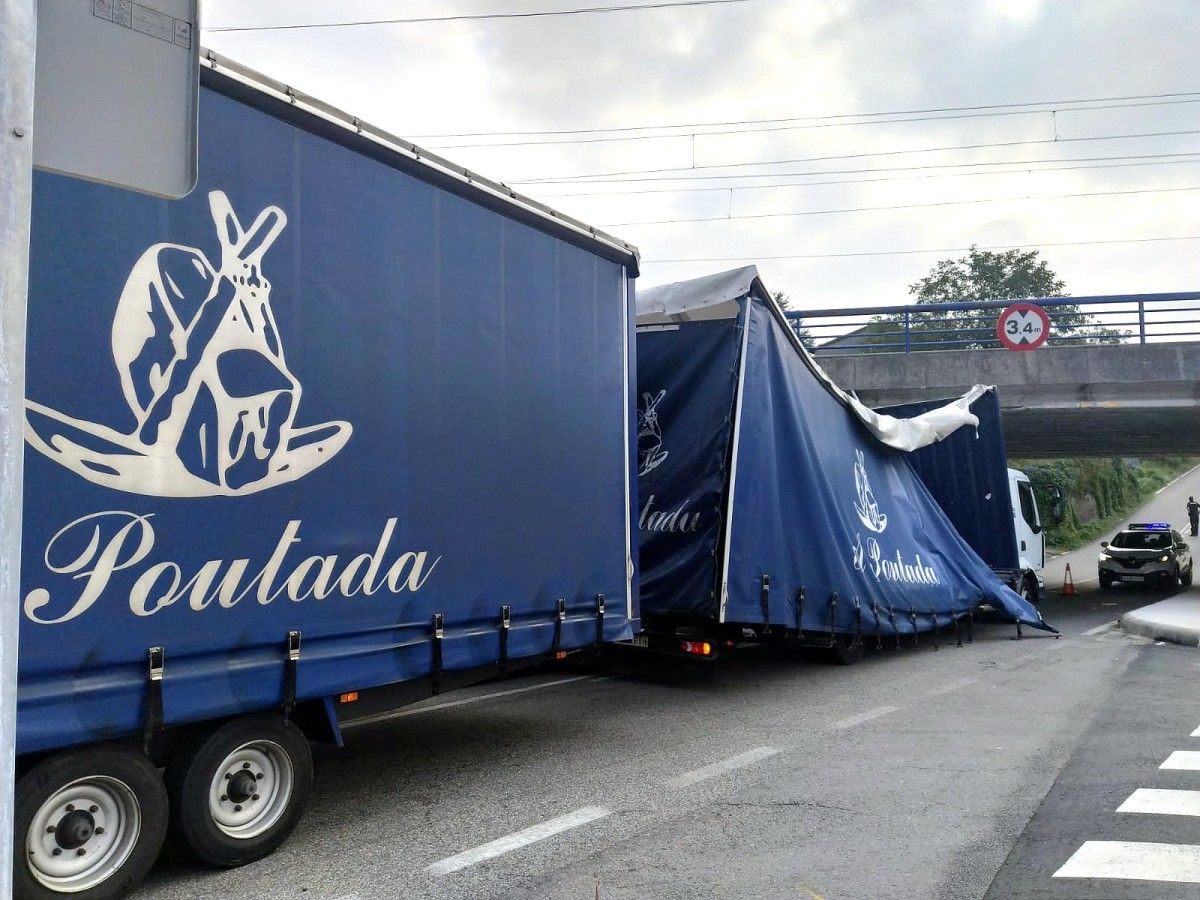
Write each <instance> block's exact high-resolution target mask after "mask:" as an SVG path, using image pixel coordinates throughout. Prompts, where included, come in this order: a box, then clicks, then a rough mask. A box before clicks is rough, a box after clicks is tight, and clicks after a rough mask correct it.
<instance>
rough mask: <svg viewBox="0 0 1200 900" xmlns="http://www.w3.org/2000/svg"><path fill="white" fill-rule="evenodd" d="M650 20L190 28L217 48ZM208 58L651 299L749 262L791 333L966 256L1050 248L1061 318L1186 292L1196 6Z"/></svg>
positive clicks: (464, 5) (661, 17)
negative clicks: (442, 174) (332, 114)
mask: <svg viewBox="0 0 1200 900" xmlns="http://www.w3.org/2000/svg"><path fill="white" fill-rule="evenodd" d="M653 2H664V0H338V2H334V0H255V2H254V3H252V4H251V3H246V2H234V0H206V2H205V4H204V11H205V25H206V26H207V27H210V28H212V29H218V28H221V27H240V26H280V25H298V24H307V23H328V22H346V21H356V20H368V19H390V18H422V17H446V16H456V15H457V16H479V15H481V14H492V13H514V12H535V11H536V12H542V11H561V10H570V9H579V8H584V7H596V6H632V5H636V4H645V3H653ZM205 43H206V45H207V46H209V47H211V48H212V49H214V50H216V51H218V52H220V53H223V54H225V55H227V56H230V57H233V58H235V59H237V60H239V61H240V62H243V63H245V64H247V65H249V66H251V67H253V68H257V69H259V70H260V71H263V72H265V73H267V74H269V75H271V76H273V77H275V78H278V79H280V80H282V81H285V82H287V83H289V84H292V85H294V86H295V87H296V88H298V89H300V90H302V91H305V92H308V93H312V94H315V95H317V96H319V97H321V98H323V99H326V100H328V101H329V102H331V103H333V104H334V105H336V106H339V107H341V108H343V109H345V110H346V111H348V112H351V113H354V114H356V115H358V116H360V117H361V118H363V119H365V120H367V121H370V122H372V123H374V124H377V125H379V126H381V127H383V128H386V129H387V130H389V131H392V132H393V133H396V134H399V135H402V136H404V137H408V138H410V139H412V140H415V141H416V142H417V143H419V144H422V145H424V146H427V147H429V148H430V149H436V150H439V152H441V153H442V154H443V155H445V156H448V157H449V158H451V159H454V160H455V161H458V162H461V163H463V164H464V165H467V166H470V167H472V168H474V169H476V170H478V171H480V172H482V173H485V174H487V175H489V176H491V177H493V178H496V179H498V180H502V181H505V182H506V183H509V184H511V185H513V186H514V187H516V188H518V189H519V190H521V191H523V192H524V193H527V194H529V195H532V196H534V197H536V198H538V199H541V200H544V201H547V202H549V203H551V204H552V205H554V206H556V207H558V208H560V209H562V210H564V211H566V212H569V213H571V214H573V215H576V216H578V217H579V218H582V219H584V220H585V221H587V222H589V223H590V224H594V225H596V226H600V227H604V228H605V229H606V230H609V231H612V232H614V233H616V234H618V235H619V236H620V237H622V238H625V239H626V240H629V241H631V242H632V243H635V244H636V245H637V246H638V247H639V248H640V250H641V253H642V259H643V270H642V271H643V274H642V279H641V281H640V282H639V284H640V285H641V286H650V285H653V284H660V283H663V282H667V281H676V280H679V279H683V278H689V277H693V276H696V275H701V274H706V273H709V272H714V271H720V270H722V269H727V268H732V267H734V266H737V265H743V264H745V263H747V262H756V263H758V265H759V268H760V271H761V273H762V274H763V277H764V280H765V281H766V283H767V285H768V286H769V287H771V288H772V289H773V290H784V291H787V292H788V293H789V294H790V295H791V297H792V299H793V305H794V306H796V307H799V308H804V307H808V308H814V307H831V306H834V307H841V306H864V305H871V304H885V303H902V302H906V301H907V299H908V294H907V289H908V285H909V284H910V283H911V282H913V281H914V280H916V279H917V278H919V277H920V276H921V275H922V274H924V273H925V272H926V271H928V269H929V268H930V267H931V266H932V265H933V264H934V262H935V261H936V260H938V259H939V258H942V257H947V256H958V255H961V253H960V252H959V251H960V249H962V248H966V247H967V246H969V245H970V244H972V243H974V244H978V245H980V246H984V247H999V246H1011V245H1020V246H1023V247H1031V248H1041V249H1042V251H1043V255H1044V257H1045V258H1046V259H1047V260H1048V261H1049V263H1050V264H1051V266H1052V267H1053V268H1054V269H1056V270H1057V271H1058V273H1059V274H1060V275H1061V276H1062V277H1063V278H1064V279H1065V280H1066V282H1067V289H1068V290H1069V291H1070V292H1071V293H1074V294H1076V295H1084V294H1106V293H1132V292H1151V291H1169V290H1194V289H1196V287H1197V284H1198V283H1200V277H1198V276H1200V260H1198V259H1197V252H1198V250H1200V3H1196V2H1194V0H1174V2H1170V0H1126V2H1117V0H1089V2H1083V0H1053V2H1050V0H1045V2H1042V0H953V2H951V0H903V2H900V0H861V2H849V0H842V2H833V0H828V2H827V0H743V2H723V3H715V4H711V5H693V6H680V7H673V8H665V9H644V10H639V11H621V12H602V13H590V14H577V15H564V16H536V17H522V18H466V19H459V20H456V21H439V22H424V23H414V22H409V23H397V24H375V25H362V26H354V27H338V28H304V29H294V28H291V29H275V30H251V31H219V30H210V31H208V32H207V33H206V35H205ZM1181 95H1182V96H1181ZM1125 98H1134V99H1125ZM932 110H936V111H932ZM880 114H885V115H880ZM564 132H566V133H564ZM1180 132H1190V133H1180ZM612 173H620V174H615V175H614V174H612ZM581 176H582V177H581ZM821 182H824V183H821ZM1081 194H1082V195H1090V196H1064V195H1081ZM881 207H886V208H881ZM681 220H682V221H681ZM697 220H699V221H697ZM1097 242H1102V243H1097ZM897 251H903V252H897ZM912 251H916V252H912ZM926 251H928V252H926ZM847 254H852V255H847ZM862 254H870V255H862Z"/></svg>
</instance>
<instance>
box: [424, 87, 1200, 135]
mask: <svg viewBox="0 0 1200 900" xmlns="http://www.w3.org/2000/svg"><path fill="white" fill-rule="evenodd" d="M1197 96H1200V91H1178V92H1175V93H1169V94H1129V95H1126V96H1121V97H1076V98H1074V99H1071V100H1027V101H1024V102H1021V103H985V104H979V105H976V106H933V107H926V108H924V109H893V110H884V111H879V112H864V113H838V114H835V115H824V116H788V117H786V118H777V119H736V120H732V121H726V122H677V123H674V124H658V125H621V126H617V127H611V128H565V129H552V130H538V131H459V132H450V133H445V134H417V135H410V137H411V138H413V139H421V140H431V139H435V138H467V137H527V136H532V135H566V134H613V133H616V132H628V131H649V130H651V129H667V128H683V129H692V128H724V127H727V126H732V125H782V124H785V123H787V122H829V121H834V120H838V119H868V118H876V117H883V116H917V115H931V114H934V113H960V112H979V111H982V110H989V109H1017V108H1020V107H1025V106H1048V107H1060V106H1067V105H1074V104H1077V103H1117V102H1120V101H1125V100H1164V99H1168V98H1175V97H1197ZM1046 111H1047V110H1041V112H1046Z"/></svg>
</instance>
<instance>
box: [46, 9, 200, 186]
mask: <svg viewBox="0 0 1200 900" xmlns="http://www.w3.org/2000/svg"><path fill="white" fill-rule="evenodd" d="M198 2H199V0H42V2H40V3H38V19H37V32H38V34H37V78H36V85H37V88H36V92H35V98H34V110H35V112H34V127H33V133H34V142H33V154H34V157H33V163H34V165H35V166H36V167H37V168H39V169H45V170H47V171H51V172H60V173H63V174H65V175H75V176H77V177H80V178H86V179H89V180H91V181H99V182H103V183H105V184H113V185H117V186H118V187H127V188H132V189H133V190H135V191H142V192H144V193H148V194H154V195H157V196H160V197H168V198H176V197H183V196H185V195H186V194H188V193H190V192H191V190H192V188H193V187H195V185H196V113H197V95H198V87H197V85H198V79H199V77H200V74H199V73H200V31H199V22H198V9H197V7H198Z"/></svg>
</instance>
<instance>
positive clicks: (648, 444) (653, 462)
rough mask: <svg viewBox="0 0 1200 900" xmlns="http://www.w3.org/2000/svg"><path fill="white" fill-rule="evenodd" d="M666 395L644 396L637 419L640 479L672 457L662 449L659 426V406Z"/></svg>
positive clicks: (647, 394) (645, 394) (661, 392)
mask: <svg viewBox="0 0 1200 900" xmlns="http://www.w3.org/2000/svg"><path fill="white" fill-rule="evenodd" d="M666 395H667V392H666V391H659V392H658V394H656V395H651V394H650V393H649V392H647V393H644V394H642V408H641V409H639V410H638V417H637V442H638V478H641V477H642V476H643V475H646V474H648V473H649V472H652V471H653V470H654V469H657V468H658V467H659V466H660V465H662V464H663V463H664V462H665V461H666V459H667V457H668V456H669V455H670V453H669V452H668V451H666V450H664V449H663V448H662V443H663V436H662V429H661V428H659V425H658V404H659V403H661V402H662V399H663V397H665V396H666Z"/></svg>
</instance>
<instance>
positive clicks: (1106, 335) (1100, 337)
mask: <svg viewBox="0 0 1200 900" xmlns="http://www.w3.org/2000/svg"><path fill="white" fill-rule="evenodd" d="M1065 289H1066V283H1065V282H1064V281H1063V280H1062V279H1061V278H1059V277H1058V275H1057V274H1056V273H1055V272H1054V270H1053V269H1051V268H1050V266H1049V265H1047V264H1046V261H1045V260H1043V259H1041V258H1040V253H1039V251H1037V250H1005V251H1003V252H1001V253H997V252H993V251H990V250H980V249H978V248H977V247H974V246H972V247H971V249H970V250H969V251H968V252H967V255H966V256H963V257H961V258H959V259H943V260H940V261H939V262H937V263H936V264H935V265H934V267H933V268H932V269H931V270H930V271H929V274H928V275H926V276H924V277H923V278H921V279H919V280H918V281H915V282H913V283H912V284H910V285H909V286H908V292H909V293H910V294H912V295H913V296H915V297H916V300H917V305H918V306H925V305H932V304H941V303H956V302H971V301H983V300H1023V299H1026V298H1029V297H1066V296H1068V295H1067V294H1066V291H1065ZM1050 314H1051V323H1052V324H1051V333H1052V334H1053V335H1055V336H1056V337H1057V338H1058V341H1059V342H1061V341H1065V340H1071V342H1072V343H1087V344H1097V343H1118V342H1119V341H1120V339H1121V338H1122V337H1125V336H1127V335H1128V332H1126V331H1121V330H1119V329H1114V328H1106V327H1104V326H1102V325H1098V324H1097V323H1096V322H1095V321H1094V320H1093V319H1092V317H1091V316H1090V315H1088V314H1087V313H1084V312H1082V311H1080V309H1079V307H1078V306H1077V305H1075V304H1065V305H1062V306H1055V307H1053V308H1052V309H1051V310H1050ZM995 318H996V313H995V312H993V311H991V310H939V311H937V312H932V311H931V313H930V314H928V315H924V314H910V315H909V325H908V327H909V340H910V344H911V346H912V349H914V350H923V349H928V350H934V349H948V348H947V347H946V343H945V342H947V341H962V342H964V343H955V344H953V345H951V348H952V349H964V350H969V349H975V348H983V347H996V346H998V343H999V342H998V340H997V339H996V337H995V336H994V333H993V328H994V326H995ZM903 328H904V316H903V314H896V315H891V316H876V317H875V318H874V319H873V320H872V321H871V323H870V324H869V325H867V326H866V328H865V329H864V332H865V333H864V335H863V341H862V342H863V343H895V342H897V341H899V340H900V338H899V337H897V336H895V335H892V336H880V337H878V338H873V337H872V336H871V333H872V332H878V331H891V332H895V331H899V330H901V329H903ZM939 345H940V346H939ZM888 349H894V348H888Z"/></svg>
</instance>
